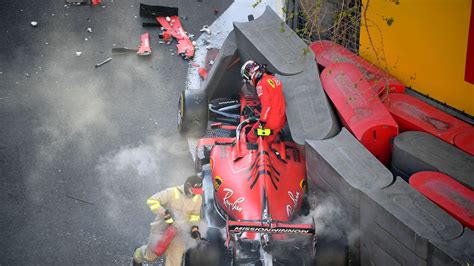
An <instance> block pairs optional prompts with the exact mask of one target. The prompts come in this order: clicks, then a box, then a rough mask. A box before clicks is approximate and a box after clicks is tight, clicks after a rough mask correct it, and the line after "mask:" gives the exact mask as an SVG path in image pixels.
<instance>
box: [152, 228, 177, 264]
mask: <svg viewBox="0 0 474 266" xmlns="http://www.w3.org/2000/svg"><path fill="white" fill-rule="evenodd" d="M177 233H178V229H176V227H174V226H172V225H168V226H167V227H166V229H165V231H164V232H163V236H162V237H161V239H160V240H158V242H156V246H155V249H154V250H153V251H154V252H155V254H156V256H158V257H160V256H163V254H164V253H165V251H166V249H167V248H168V246H169V245H170V243H171V241H173V239H174V238H175V237H176V234H177Z"/></svg>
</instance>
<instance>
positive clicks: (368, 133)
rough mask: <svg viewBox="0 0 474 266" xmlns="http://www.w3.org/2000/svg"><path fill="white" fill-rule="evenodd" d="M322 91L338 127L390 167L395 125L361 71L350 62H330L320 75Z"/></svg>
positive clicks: (395, 130) (396, 131)
mask: <svg viewBox="0 0 474 266" xmlns="http://www.w3.org/2000/svg"><path fill="white" fill-rule="evenodd" d="M321 82H322V84H323V88H324V90H325V91H326V93H327V94H328V96H329V98H330V99H331V101H332V103H333V104H334V106H335V107H336V110H337V112H338V113H339V118H340V119H341V121H342V124H343V125H344V126H345V127H346V128H348V129H349V130H350V131H351V132H352V134H354V136H355V137H356V138H357V139H358V140H359V141H360V142H361V143H362V145H364V147H366V148H367V149H368V150H369V151H370V152H371V153H372V154H373V155H374V156H375V157H377V159H379V160H380V161H381V162H382V163H383V164H385V165H390V157H391V153H392V151H391V146H392V144H391V141H392V139H393V138H394V137H395V136H396V135H398V125H397V123H396V122H395V120H394V119H393V118H392V116H391V115H390V113H389V112H388V111H387V108H385V106H384V104H383V103H382V101H381V100H380V99H379V98H378V97H374V96H373V93H372V91H371V89H370V84H369V82H368V81H367V79H366V78H365V77H364V75H363V74H362V72H361V71H360V70H359V68H357V67H356V66H355V65H353V64H351V63H345V62H342V63H334V64H332V65H330V66H329V67H327V68H326V69H324V71H323V72H322V73H321Z"/></svg>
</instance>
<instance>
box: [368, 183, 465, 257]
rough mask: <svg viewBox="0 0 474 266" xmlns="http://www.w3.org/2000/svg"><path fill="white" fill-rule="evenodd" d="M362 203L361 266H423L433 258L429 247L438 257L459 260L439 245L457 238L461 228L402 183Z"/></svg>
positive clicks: (373, 195) (378, 192)
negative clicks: (438, 248) (438, 250)
mask: <svg viewBox="0 0 474 266" xmlns="http://www.w3.org/2000/svg"><path fill="white" fill-rule="evenodd" d="M361 199H362V201H361V209H360V225H361V232H360V233H361V265H396V264H399V265H420V264H421V265H424V264H427V263H428V261H429V260H431V259H432V257H433V256H434V255H435V254H433V252H432V250H433V249H432V248H431V245H432V244H434V245H435V246H437V247H440V251H441V252H440V255H439V256H441V257H445V256H446V255H444V254H447V255H448V257H450V258H452V259H453V260H455V261H460V260H461V258H458V257H453V256H456V255H455V254H454V255H453V252H452V251H451V250H447V249H446V247H445V246H444V245H440V244H439V243H446V241H452V240H454V239H456V238H459V237H460V236H461V235H462V233H463V226H462V225H461V224H460V223H459V222H458V221H456V220H455V219H454V218H452V217H451V216H450V215H449V214H447V213H446V212H444V211H443V210H442V209H440V208H439V207H438V206H436V205H435V204H434V203H432V202H431V201H429V200H428V199H427V198H425V197H424V196H423V195H421V194H420V193H418V192H417V191H416V190H415V189H414V188H413V187H411V186H410V185H409V184H408V183H406V182H405V181H403V180H401V179H400V178H397V179H396V181H395V183H394V184H392V185H390V186H389V187H387V188H384V189H381V190H372V191H369V192H368V197H361ZM384 261H385V263H382V262H384ZM387 262H393V263H394V264H387ZM395 262H396V263H395Z"/></svg>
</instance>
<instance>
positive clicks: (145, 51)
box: [137, 32, 151, 55]
mask: <svg viewBox="0 0 474 266" xmlns="http://www.w3.org/2000/svg"><path fill="white" fill-rule="evenodd" d="M150 54H151V48H150V35H149V34H148V32H145V33H143V34H142V35H141V36H140V47H138V51H137V55H150Z"/></svg>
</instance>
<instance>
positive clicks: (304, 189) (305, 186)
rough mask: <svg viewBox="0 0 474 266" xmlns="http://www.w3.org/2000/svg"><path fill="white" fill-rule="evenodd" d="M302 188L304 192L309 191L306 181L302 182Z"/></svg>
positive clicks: (302, 180)
mask: <svg viewBox="0 0 474 266" xmlns="http://www.w3.org/2000/svg"><path fill="white" fill-rule="evenodd" d="M300 187H301V188H302V189H303V191H305V192H306V191H307V189H308V183H307V182H306V179H301V181H300Z"/></svg>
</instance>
